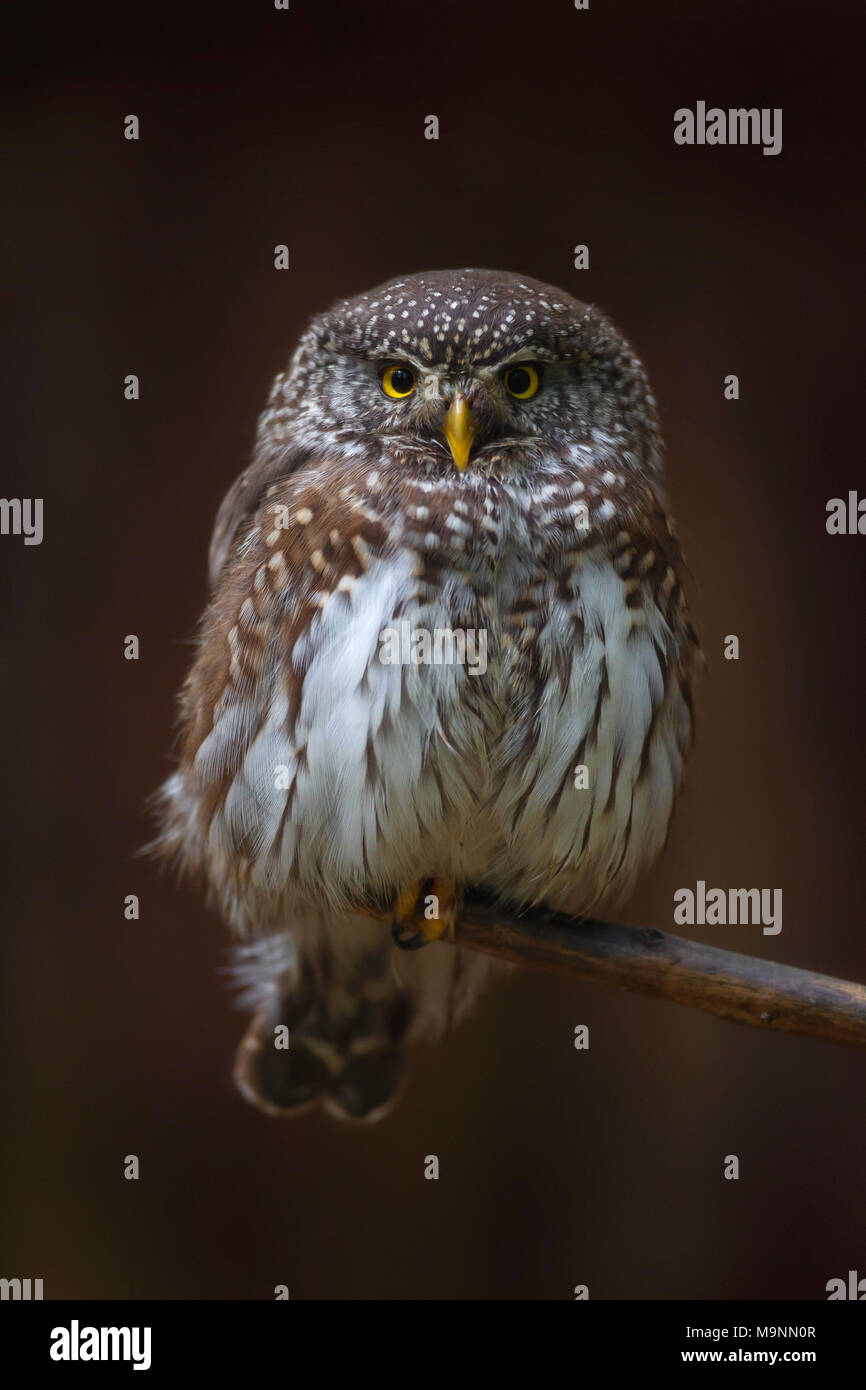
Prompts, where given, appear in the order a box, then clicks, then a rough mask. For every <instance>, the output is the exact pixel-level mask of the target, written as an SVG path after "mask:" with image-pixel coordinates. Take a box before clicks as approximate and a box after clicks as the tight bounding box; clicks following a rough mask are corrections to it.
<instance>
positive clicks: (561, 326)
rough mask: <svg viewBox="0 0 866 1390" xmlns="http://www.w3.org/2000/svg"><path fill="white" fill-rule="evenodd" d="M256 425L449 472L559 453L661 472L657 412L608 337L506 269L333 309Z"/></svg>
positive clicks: (311, 333) (616, 337)
mask: <svg viewBox="0 0 866 1390" xmlns="http://www.w3.org/2000/svg"><path fill="white" fill-rule="evenodd" d="M266 416H267V417H268V418H269V421H270V423H271V424H273V422H274V419H275V417H280V418H282V420H283V421H284V422H286V423H287V424H288V423H289V420H290V422H291V429H292V432H293V434H294V437H295V438H296V439H298V438H300V439H303V440H305V442H306V443H307V444H308V446H309V448H310V449H313V450H321V448H322V446H323V444H324V443H327V444H329V445H330V446H331V447H332V448H335V449H337V450H338V451H339V452H341V453H343V454H344V455H345V456H347V457H350V456H351V454H352V451H353V448H354V449H357V450H358V451H359V452H360V450H361V449H363V450H364V452H365V456H366V457H368V458H369V457H371V451H374V450H375V451H376V452H377V454H378V456H385V455H387V454H388V453H389V452H393V450H394V449H395V448H399V450H400V452H401V456H402V457H406V456H407V454H408V456H409V457H411V458H415V459H418V460H419V461H421V462H423V464H424V466H425V467H426V468H428V469H429V468H430V467H433V468H435V469H436V470H451V471H452V472H453V471H454V470H455V469H456V470H458V473H464V471H466V470H468V471H470V472H471V471H472V470H473V469H481V470H484V469H485V468H486V469H490V468H491V467H495V468H496V469H497V470H499V469H503V468H504V469H518V470H519V469H521V468H522V467H525V466H527V465H531V461H532V460H533V458H536V457H538V456H539V455H540V453H541V452H542V451H543V447H544V446H546V447H547V448H548V449H549V448H550V446H551V445H553V446H562V445H564V444H566V443H567V444H569V445H572V446H575V447H578V448H580V447H583V448H586V449H590V450H592V451H593V452H594V453H596V454H597V453H598V452H599V451H600V452H602V453H610V452H611V451H615V452H616V453H617V455H618V456H619V458H620V460H622V459H623V458H625V459H626V460H628V458H629V457H633V458H634V459H635V461H636V463H638V464H639V465H640V466H642V467H643V468H644V469H647V468H650V469H651V468H652V467H654V466H655V465H656V462H657V458H656V454H657V439H658V435H657V425H656V415H655V403H654V401H653V397H652V395H651V393H650V390H649V386H648V383H647V379H646V375H645V373H644V370H643V367H642V365H641V363H640V361H639V359H638V358H637V357H636V355H635V354H634V352H633V351H632V349H631V348H630V347H629V345H628V343H627V342H626V341H625V340H624V338H623V337H622V336H621V335H620V333H619V332H618V331H617V329H616V328H615V327H614V326H613V325H612V324H611V323H610V321H609V320H608V319H607V318H605V316H604V315H603V314H601V313H600V312H599V311H598V310H596V309H594V308H591V307H589V306H587V305H586V304H582V303H580V301H578V300H576V299H573V298H572V297H571V296H570V295H568V294H566V293H565V292H564V291H562V290H558V289H555V288H554V287H552V286H550V285H544V284H541V283H539V282H538V281H535V280H531V279H528V278H527V277H525V276H519V275H511V274H508V273H507V272H503V271H491V270H454V271H431V272H425V273H423V274H419V275H412V276H404V277H402V278H400V279H396V280H391V281H388V282H387V283H386V284H384V285H381V286H379V287H378V288H377V289H374V290H370V291H368V292H367V293H366V294H361V295H358V296H357V297H356V298H354V299H348V300H343V301H341V302H340V303H338V304H336V305H335V306H334V307H333V308H332V309H331V310H329V311H328V312H327V313H325V314H322V315H320V316H319V317H317V318H315V319H314V320H313V321H312V323H311V324H310V327H309V329H308V331H307V333H306V334H305V335H304V337H303V339H302V340H301V343H300V345H299V347H298V350H297V352H296V354H295V357H294V359H293V361H292V365H291V369H290V371H289V373H288V374H287V375H286V376H284V377H280V378H278V379H277V382H276V383H275V389H274V394H273V395H272V397H271V401H270V403H269V412H266ZM287 417H288V418H287ZM537 446H542V448H538V447H537ZM620 466H622V464H621V465H620ZM456 476H457V474H455V477H456Z"/></svg>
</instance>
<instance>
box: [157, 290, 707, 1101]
mask: <svg viewBox="0 0 866 1390" xmlns="http://www.w3.org/2000/svg"><path fill="white" fill-rule="evenodd" d="M683 569H684V565H683V559H682V555H681V551H680V546H679V544H678V541H677V539H676V535H675V532H674V527H673V524H672V521H671V516H670V511H669V507H668V503H667V500H666V495H665V487H664V480H663V474H662V459H661V440H660V436H659V429H658V423H657V415H656V406H655V402H654V399H653V396H652V394H651V391H650V387H649V385H648V382H647V377H646V374H645V372H644V368H643V366H642V365H641V362H640V361H639V359H638V357H637V356H636V355H635V353H634V351H633V350H632V349H631V347H630V346H629V345H628V343H627V342H626V341H625V339H624V338H623V337H622V336H621V334H620V333H619V332H618V331H617V329H616V328H615V327H614V326H613V324H612V323H611V322H610V321H609V319H608V318H606V317H605V315H604V314H602V313H601V312H599V311H598V310H597V309H595V308H592V307H589V306H587V305H585V304H582V303H580V302H579V301H577V300H575V299H573V298H572V297H571V296H570V295H569V294H566V293H565V292H564V291H562V290H559V289H556V288H554V287H552V286H550V285H545V284H541V283H539V282H537V281H535V280H532V279H529V278H527V277H522V276H519V275H513V274H507V273H504V272H497V271H489V270H460V271H436V272H430V273H424V274H417V275H412V276H406V277H404V278H401V279H397V280H392V281H390V282H389V283H387V284H384V285H382V286H380V287H379V288H378V289H374V290H371V291H370V292H368V293H366V294H361V295H359V296H357V297H356V298H353V299H348V300H343V301H341V302H339V303H338V304H336V306H335V307H334V308H332V309H331V310H330V311H329V312H327V313H324V314H322V315H321V316H319V317H317V318H314V319H313V320H312V322H311V323H310V325H309V327H308V329H307V331H306V332H305V334H304V336H303V337H302V338H301V340H300V343H299V345H298V347H297V349H296V351H295V353H294V356H293V357H292V359H291V362H290V364H289V367H288V369H287V370H286V371H285V372H283V373H282V374H280V375H279V376H278V377H277V378H276V381H275V382H274V384H273V387H272V389H271V393H270V397H269V399H268V402H267V405H266V407H265V410H264V412H263V413H262V415H261V417H260V420H259V425H258V433H257V437H256V443H255V447H254V451H253V455H252V461H251V463H250V464H249V466H248V467H247V469H246V471H245V472H243V473H242V474H241V475H240V477H239V478H238V479H237V481H236V482H235V483H234V485H233V486H232V487H231V489H230V490H229V492H228V494H227V496H226V497H225V500H224V501H223V503H222V505H221V507H220V509H219V513H218V515H217V519H216V524H215V528H214V532H213V539H212V543H211V548H210V582H211V597H210V603H209V606H208V608H207V611H206V613H205V616H204V619H203V622H202V627H201V632H200V636H199V639H198V645H197V655H196V657H195V661H194V663H193V666H192V669H191V671H190V673H189V676H188V678H187V680H186V683H185V685H184V687H183V690H182V693H181V698H180V741H179V742H180V746H179V762H178V767H177V770H176V771H175V772H174V774H173V775H172V776H171V777H170V778H169V780H168V781H167V782H166V784H165V785H164V787H163V788H162V791H161V793H160V811H159V814H160V819H161V825H160V832H159V836H158V840H157V842H156V848H157V850H158V852H159V853H161V854H162V855H164V856H166V857H168V858H169V859H172V860H174V861H175V862H176V864H177V865H178V866H179V867H180V868H181V869H182V870H184V871H186V872H188V873H190V874H192V875H194V876H196V877H197V878H198V879H200V880H201V881H202V882H203V883H204V884H205V885H206V887H207V889H208V890H209V894H210V897H211V898H212V899H213V900H214V901H215V903H216V904H217V905H218V906H219V908H220V910H221V912H222V914H223V916H224V917H225V919H226V920H227V923H228V924H229V926H230V927H231V928H232V930H233V932H234V933H235V934H236V936H237V938H238V942H239V944H238V945H237V947H236V952H235V954H236V964H235V970H236V974H237V977H238V981H239V983H240V985H241V986H242V987H243V1002H244V1003H245V1004H246V1005H247V1006H248V1007H249V1008H250V1009H251V1010H252V1011H253V1015H254V1016H253V1019H252V1022H251V1024H250V1026H249V1030H248V1032H247V1035H246V1037H245V1038H244V1040H243V1041H242V1043H241V1045H240V1048H239V1052H238V1056H237V1061H236V1065H235V1079H236V1081H237V1083H238V1085H239V1087H240V1089H241V1091H242V1092H243V1094H244V1095H245V1096H246V1097H247V1098H248V1099H249V1100H251V1101H253V1102H255V1103H256V1104H258V1105H259V1106H260V1107H262V1108H263V1109H265V1110H266V1111H268V1112H269V1113H274V1114H278V1113H292V1112H297V1111H299V1110H301V1109H303V1108H305V1107H308V1106H311V1105H315V1104H323V1105H324V1106H325V1108H326V1109H327V1110H328V1111H329V1112H331V1113H332V1114H334V1115H337V1116H340V1117H342V1118H348V1119H353V1120H372V1119H376V1118H378V1117H379V1116H380V1115H382V1114H383V1113H384V1112H385V1110H386V1109H387V1108H388V1106H389V1103H390V1102H391V1101H392V1100H393V1098H394V1096H395V1094H396V1093H397V1090H398V1087H399V1085H400V1081H401V1076H402V1072H403V1065H404V1052H405V1050H406V1048H407V1045H409V1044H411V1043H413V1042H414V1041H415V1040H417V1039H418V1038H421V1037H424V1036H428V1037H431V1036H432V1037H435V1036H436V1035H438V1034H441V1033H442V1031H443V1030H444V1029H446V1028H448V1027H449V1026H450V1025H451V1024H452V1023H454V1022H456V1021H457V1020H459V1019H460V1018H461V1017H462V1016H463V1015H465V1013H466V1011H467V1010H468V1009H469V1007H470V1006H471V1004H472V1002H473V1001H474V999H475V998H476V996H477V995H478V993H479V991H480V990H481V989H482V987H483V985H484V984H485V981H486V979H487V977H488V976H489V974H490V973H491V971H492V970H494V969H504V968H506V967H502V966H494V965H493V964H492V963H491V961H490V960H489V958H488V957H486V956H484V955H481V954H479V953H473V952H469V951H465V950H461V949H460V948H458V947H456V946H453V945H451V944H449V943H448V942H447V940H442V939H441V938H443V937H446V938H447V936H448V935H450V934H452V933H453V930H454V923H455V921H456V920H457V918H458V917H459V912H460V904H461V896H462V894H463V892H464V891H465V890H466V889H467V888H474V889H477V890H481V891H483V892H484V893H486V894H487V895H488V896H491V895H492V896H493V898H494V899H496V900H497V901H499V902H501V903H503V904H507V905H508V906H509V908H510V909H513V910H518V911H519V910H520V909H521V908H523V907H526V906H528V905H531V904H544V905H546V906H547V907H550V908H554V909H559V910H561V911H564V912H567V913H571V914H574V915H576V916H580V915H587V914H589V913H590V912H593V913H595V912H597V911H598V910H599V908H601V907H604V908H610V907H612V906H615V905H616V903H617V902H618V901H619V900H620V899H622V898H624V897H625V896H626V895H627V894H628V893H629V892H630V891H631V890H632V888H633V886H634V884H635V882H636V880H637V879H638V877H639V875H640V874H641V872H642V871H643V870H645V869H646V868H647V867H648V866H649V865H650V864H652V862H653V861H654V860H655V859H656V857H657V856H658V855H659V853H660V851H661V850H662V847H663V845H664V842H665V838H666V835H667V831H668V825H669V822H670V818H671V813H672V811H673V808H674V803H675V801H676V799H677V796H678V792H679V790H680V787H681V783H682V780H683V773H684V768H685V765H686V761H687V758H688V754H689V751H690V747H691V742H692V725H693V717H692V685H693V677H694V674H695V670H696V665H697V663H698V661H699V647H698V642H697V638H696V635H695V632H694V629H693V627H692V624H691V622H690V619H689V614H688V610H687V606H686V598H685V594H684V589H683Z"/></svg>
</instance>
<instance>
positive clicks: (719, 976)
mask: <svg viewBox="0 0 866 1390" xmlns="http://www.w3.org/2000/svg"><path fill="white" fill-rule="evenodd" d="M454 941H455V944H456V945H457V946H465V947H467V948H468V949H469V950H472V951H484V952H486V953H487V954H488V955H493V956H498V957H500V958H501V959H502V960H507V961H511V962H512V963H513V964H515V965H537V966H542V967H544V968H545V969H548V970H558V971H560V972H562V973H564V974H566V975H576V976H577V977H578V978H579V979H584V980H604V981H606V982H607V983H609V984H614V985H619V986H621V987H622V988H623V989H628V990H634V991H636V992H637V993H639V994H654V995H657V996H659V997H660V998H662V999H670V1000H672V1001H673V1002H674V1003H676V1004H691V1005H692V1007H693V1008H696V1009H703V1010H704V1011H705V1012H706V1013H711V1014H718V1015H719V1017H720V1018H727V1019H731V1020H732V1021H734V1022H736V1023H750V1024H752V1026H753V1027H757V1028H766V1029H769V1030H771V1031H773V1032H782V1033H801V1034H803V1035H805V1036H807V1037H812V1038H824V1039H825V1040H826V1041H827V1042H835V1043H844V1044H846V1045H847V1046H849V1047H866V986H864V985H858V984H854V983H853V982H851V981H849V980H835V979H833V978H832V977H831V976H829V975H815V974H812V972H811V971H808V970H798V969H797V968H796V967H795V966H791V965H778V964H776V962H774V961H768V960H761V959H759V958H758V957H757V956H741V955H739V954H738V953H737V952H735V951H725V950H721V949H719V948H718V947H716V946H702V945H700V944H699V943H698V942H695V941H686V940H684V939H683V937H680V936H669V935H668V934H667V933H666V932H661V931H657V930H656V929H655V928H654V927H644V928H640V927H621V926H617V925H616V924H615V923H613V922H596V921H590V920H584V921H581V920H579V919H577V918H573V917H566V916H563V915H562V914H561V913H555V912H547V911H544V910H538V909H534V910H530V911H526V912H523V913H520V914H517V913H515V914H512V913H511V912H509V911H507V910H506V909H505V908H503V907H499V906H496V905H495V904H493V903H490V902H488V901H487V900H485V899H484V898H482V897H480V896H477V895H475V894H470V895H468V896H467V898H466V900H465V902H464V905H463V909H462V912H461V915H460V920H459V922H458V925H457V929H456V933H455V937H454Z"/></svg>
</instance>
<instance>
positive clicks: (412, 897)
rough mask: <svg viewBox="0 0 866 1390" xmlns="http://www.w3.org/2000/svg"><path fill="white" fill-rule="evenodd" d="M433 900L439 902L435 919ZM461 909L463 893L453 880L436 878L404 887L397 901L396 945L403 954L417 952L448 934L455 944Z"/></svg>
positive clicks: (394, 928)
mask: <svg viewBox="0 0 866 1390" xmlns="http://www.w3.org/2000/svg"><path fill="white" fill-rule="evenodd" d="M430 898H433V899H434V900H435V905H436V916H435V917H428V915H427V913H428V911H429V910H430V906H432V904H429V899H430ZM428 904H429V905H428ZM459 906H460V890H459V889H458V888H457V885H456V884H455V883H454V882H453V881H452V880H451V879H445V878H438V877H435V876H434V877H433V878H425V879H422V880H421V882H420V883H415V884H413V885H412V887H411V888H404V889H403V891H402V892H400V893H398V894H397V897H396V898H395V900H394V921H393V925H392V927H391V935H392V937H393V938H394V944H395V945H396V946H399V947H400V949H401V951H417V950H419V949H420V948H421V947H422V946H427V945H429V943H430V942H431V941H438V940H439V938H440V937H442V936H445V935H446V934H447V935H448V938H449V940H451V941H453V939H454V927H455V924H456V921H457V914H458V911H459Z"/></svg>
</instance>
